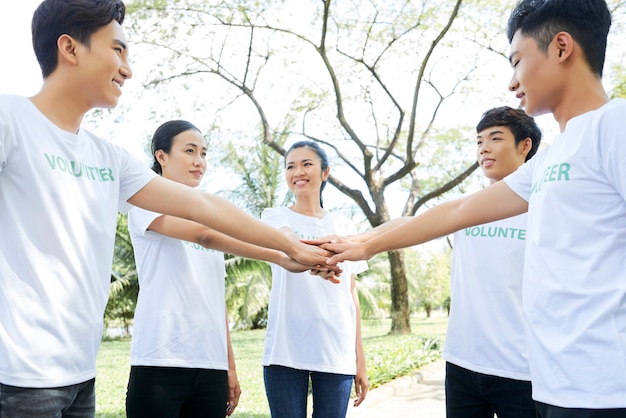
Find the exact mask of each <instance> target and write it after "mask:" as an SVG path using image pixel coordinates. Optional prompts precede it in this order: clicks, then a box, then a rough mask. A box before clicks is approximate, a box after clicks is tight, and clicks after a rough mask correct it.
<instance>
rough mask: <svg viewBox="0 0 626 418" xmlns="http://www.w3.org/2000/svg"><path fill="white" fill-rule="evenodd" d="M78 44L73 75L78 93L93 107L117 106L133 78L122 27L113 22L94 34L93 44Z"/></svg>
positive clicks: (92, 36)
mask: <svg viewBox="0 0 626 418" xmlns="http://www.w3.org/2000/svg"><path fill="white" fill-rule="evenodd" d="M64 36H67V35H64ZM75 45H76V47H75V50H74V53H75V54H76V63H77V66H76V71H74V72H73V74H72V77H73V79H74V84H75V88H76V89H77V92H78V94H80V95H81V96H82V97H83V100H84V101H85V104H86V105H87V106H88V107H89V108H94V107H105V108H111V107H115V106H116V105H117V102H118V99H119V97H120V96H121V94H122V86H123V85H124V82H125V81H126V79H129V78H131V77H132V70H131V68H130V65H129V63H128V48H127V46H126V45H127V41H126V37H125V35H124V31H123V30H122V27H121V26H120V24H119V23H117V21H112V22H111V23H109V24H108V25H106V26H103V27H101V28H100V29H98V30H97V31H96V32H94V33H93V34H92V35H91V38H90V41H89V45H85V44H82V43H80V42H78V43H76V44H75Z"/></svg>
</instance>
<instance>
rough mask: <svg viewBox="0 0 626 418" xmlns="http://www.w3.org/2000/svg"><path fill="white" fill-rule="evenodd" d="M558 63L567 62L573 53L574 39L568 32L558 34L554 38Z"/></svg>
mask: <svg viewBox="0 0 626 418" xmlns="http://www.w3.org/2000/svg"><path fill="white" fill-rule="evenodd" d="M553 42H554V45H555V47H556V49H557V54H558V56H559V61H565V60H567V59H568V58H569V57H570V56H571V55H572V53H573V52H574V38H572V35H570V34H569V32H559V33H557V34H556V35H555V36H554V41H553Z"/></svg>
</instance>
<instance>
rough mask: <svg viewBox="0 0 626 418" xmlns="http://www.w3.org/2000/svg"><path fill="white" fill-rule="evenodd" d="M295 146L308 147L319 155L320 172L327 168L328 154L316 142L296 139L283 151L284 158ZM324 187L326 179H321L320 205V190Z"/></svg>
mask: <svg viewBox="0 0 626 418" xmlns="http://www.w3.org/2000/svg"><path fill="white" fill-rule="evenodd" d="M296 148H310V149H311V150H313V151H314V152H315V153H316V154H317V156H318V157H319V159H320V163H321V166H322V172H324V171H325V170H326V169H327V168H328V156H327V155H326V152H325V151H324V150H323V149H322V147H320V146H319V144H318V143H317V142H313V141H298V142H296V143H294V144H293V145H292V146H291V147H289V149H288V150H287V152H286V153H285V159H287V156H288V155H289V153H290V152H291V151H293V150H294V149H296ZM325 187H326V180H324V181H322V186H321V187H320V206H321V207H324V201H323V200H322V192H323V191H324V188H325Z"/></svg>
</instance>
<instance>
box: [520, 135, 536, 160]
mask: <svg viewBox="0 0 626 418" xmlns="http://www.w3.org/2000/svg"><path fill="white" fill-rule="evenodd" d="M518 147H519V150H520V152H521V153H522V154H524V157H526V156H527V155H528V153H529V152H530V150H531V149H532V148H533V140H532V139H531V138H530V137H529V136H527V137H526V138H524V139H523V140H521V141H520V143H519V145H518Z"/></svg>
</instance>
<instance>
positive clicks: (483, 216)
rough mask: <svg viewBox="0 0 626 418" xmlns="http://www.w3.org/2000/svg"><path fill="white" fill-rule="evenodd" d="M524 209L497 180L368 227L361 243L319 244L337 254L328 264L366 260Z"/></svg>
mask: <svg viewBox="0 0 626 418" xmlns="http://www.w3.org/2000/svg"><path fill="white" fill-rule="evenodd" d="M527 210H528V202H526V201H525V200H524V199H522V198H521V197H520V196H519V195H517V194H516V193H515V192H513V190H511V189H510V188H509V186H508V185H507V184H506V183H505V182H503V181H500V182H498V183H495V184H493V185H491V186H489V187H487V188H486V189H483V190H481V191H479V192H477V193H474V194H472V195H469V196H467V197H464V198H462V199H458V200H454V201H451V202H446V203H442V204H440V205H437V206H435V207H434V208H432V209H430V210H428V211H426V212H425V213H423V214H421V215H418V216H415V217H413V218H408V220H405V218H401V219H403V220H401V221H395V222H394V223H395V224H396V225H395V226H394V227H393V228H389V229H388V228H381V229H379V232H376V229H374V230H372V231H371V232H372V233H371V236H370V238H369V239H367V240H365V241H362V242H351V241H350V242H349V241H344V242H338V243H332V242H331V243H327V244H321V246H322V248H325V249H327V250H329V251H332V252H334V253H337V254H336V255H334V256H333V257H331V258H330V259H329V260H328V263H329V264H335V263H339V262H341V261H344V260H367V259H369V258H371V257H373V256H374V255H376V254H378V253H381V252H384V251H390V250H395V249H400V248H406V247H411V246H413V245H418V244H422V243H424V242H427V241H430V240H432V239H435V238H439V237H442V236H445V235H448V234H451V233H452V232H455V231H458V230H459V229H462V228H466V227H469V226H474V225H481V224H484V223H487V222H492V221H496V220H498V219H504V218H509V217H511V216H515V215H519V214H521V213H524V212H526V211H527Z"/></svg>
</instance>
